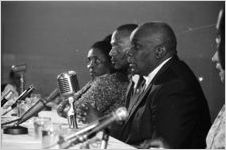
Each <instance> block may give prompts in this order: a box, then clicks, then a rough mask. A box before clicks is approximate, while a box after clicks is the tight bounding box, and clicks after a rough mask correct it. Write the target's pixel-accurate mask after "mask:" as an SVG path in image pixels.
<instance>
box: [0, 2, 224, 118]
mask: <svg viewBox="0 0 226 150" xmlns="http://www.w3.org/2000/svg"><path fill="white" fill-rule="evenodd" d="M224 5H225V4H224V2H211V1H208V2H205V1H202V2H185V1H183V2H152V1H145V2H138V1H137V2H136V1H132V2H128V1H127V2H126V1H124V2H116V1H115V2H110V1H108V2H106V1H105V2H104V1H102V2H95V1H90V2H78V1H77V2H76V1H69V2H60V1H58V2H53V1H52V2H47V1H46V2H45V1H42V2H41V1H40V2H35V1H33V2H26V1H20V2H19V1H17V2H15V1H14V2H13V1H4V2H1V27H2V30H1V42H2V43H1V44H2V45H1V83H5V82H7V81H8V72H9V68H10V66H11V65H12V64H23V63H25V64H27V66H28V69H27V71H26V74H25V77H26V87H27V86H29V85H30V84H33V85H34V86H35V87H36V89H37V90H36V92H38V93H41V94H42V96H47V95H48V94H49V93H50V92H51V91H52V90H53V89H54V88H55V87H56V86H57V80H56V78H57V75H58V74H59V73H62V72H64V71H68V70H74V71H76V72H77V74H78V79H79V83H80V87H81V86H83V85H84V84H85V83H86V82H87V81H88V80H89V79H90V78H89V74H88V71H87V69H86V55H87V52H88V50H89V48H90V46H91V45H92V44H93V43H94V42H95V41H98V40H100V39H102V38H103V37H104V36H106V35H107V34H109V33H111V32H112V31H113V30H114V29H115V28H116V27H117V26H119V25H122V24H125V23H143V22H148V21H164V22H167V23H169V24H170V25H171V26H172V28H173V29H174V30H175V32H176V35H177V39H178V48H177V49H178V55H179V56H180V57H181V58H182V59H183V60H185V61H186V62H187V63H188V65H189V66H190V67H191V68H192V69H193V71H194V72H195V74H196V75H197V77H199V78H200V79H201V80H200V82H201V85H202V87H203V90H204V92H205V95H206V97H207V99H208V103H209V107H210V110H211V115H212V118H214V117H215V116H216V114H217V113H218V111H219V109H220V108H221V106H222V104H223V103H224V101H225V98H224V93H225V90H224V85H223V84H221V82H220V80H219V77H218V72H217V71H216V69H215V65H214V64H213V63H212V62H211V57H212V55H213V54H214V38H215V35H216V34H215V23H216V20H217V15H218V12H219V10H220V8H223V7H224Z"/></svg>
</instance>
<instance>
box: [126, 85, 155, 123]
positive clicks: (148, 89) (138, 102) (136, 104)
mask: <svg viewBox="0 0 226 150" xmlns="http://www.w3.org/2000/svg"><path fill="white" fill-rule="evenodd" d="M151 88H152V84H151V83H150V84H149V85H148V87H147V89H146V90H145V91H144V92H143V93H142V94H141V95H139V97H137V102H136V103H135V105H134V106H133V108H132V109H131V110H130V112H129V116H128V119H129V118H130V117H131V116H132V114H133V113H134V112H135V110H136V108H137V107H138V106H139V104H140V103H141V102H142V101H143V100H144V96H145V95H146V94H147V93H148V91H150V89H151Z"/></svg>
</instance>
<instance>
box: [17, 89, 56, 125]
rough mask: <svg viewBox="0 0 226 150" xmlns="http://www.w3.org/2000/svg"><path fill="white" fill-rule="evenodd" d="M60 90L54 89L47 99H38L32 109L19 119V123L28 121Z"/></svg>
mask: <svg viewBox="0 0 226 150" xmlns="http://www.w3.org/2000/svg"><path fill="white" fill-rule="evenodd" d="M59 94H60V93H59V90H58V89H55V90H53V91H52V92H51V93H50V95H49V96H48V97H47V98H46V99H42V98H41V99H40V100H39V101H37V102H36V103H35V104H34V105H33V106H32V107H31V108H30V109H28V110H27V111H26V112H25V113H24V114H23V115H22V116H21V117H20V119H19V121H18V122H17V125H19V124H21V123H23V122H25V121H27V120H28V119H30V118H31V117H33V116H34V115H36V114H37V113H39V112H40V111H41V110H42V109H44V108H45V107H46V104H47V103H49V102H51V101H53V100H54V99H55V98H56V97H57V96H59Z"/></svg>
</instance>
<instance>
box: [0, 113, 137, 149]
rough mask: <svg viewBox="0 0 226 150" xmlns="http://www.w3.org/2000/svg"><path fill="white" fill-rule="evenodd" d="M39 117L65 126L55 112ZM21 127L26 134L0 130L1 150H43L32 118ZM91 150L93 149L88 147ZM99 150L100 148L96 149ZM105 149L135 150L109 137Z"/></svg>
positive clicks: (62, 119)
mask: <svg viewBox="0 0 226 150" xmlns="http://www.w3.org/2000/svg"><path fill="white" fill-rule="evenodd" d="M38 116H39V117H50V118H51V121H52V122H53V123H59V124H62V125H64V126H67V120H66V119H64V118H61V117H59V116H58V115H57V113H56V112H55V111H42V112H40V113H39V114H38ZM21 126H24V127H27V128H28V134H21V135H11V134H4V133H3V129H2V130H1V149H43V147H42V138H37V137H35V136H34V126H33V122H32V118H31V119H30V120H28V121H26V122H25V123H23V124H21ZM80 148H81V144H78V145H74V146H72V147H70V148H69V149H80ZM90 148H92V149H93V147H90ZM49 149H60V146H59V145H55V146H53V147H50V148H49ZM97 149H100V148H97ZM107 149H135V147H132V146H130V145H128V144H126V143H123V142H121V141H119V140H117V139H115V138H113V137H109V140H108V144H107Z"/></svg>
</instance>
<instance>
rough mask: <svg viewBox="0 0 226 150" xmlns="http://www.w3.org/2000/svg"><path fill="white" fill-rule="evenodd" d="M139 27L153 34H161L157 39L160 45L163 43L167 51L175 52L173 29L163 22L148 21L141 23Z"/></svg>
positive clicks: (175, 43)
mask: <svg viewBox="0 0 226 150" xmlns="http://www.w3.org/2000/svg"><path fill="white" fill-rule="evenodd" d="M139 28H142V30H144V31H143V32H146V33H147V34H148V32H151V33H153V34H155V33H156V34H161V36H160V38H159V39H157V40H158V41H159V42H161V43H160V45H164V46H165V47H166V48H167V50H168V51H169V52H174V53H175V52H176V48H177V39H176V35H175V33H174V31H173V29H172V28H171V27H170V26H169V25H168V24H167V23H164V22H157V21H156V22H148V23H144V24H142V25H141V26H140V27H139Z"/></svg>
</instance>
